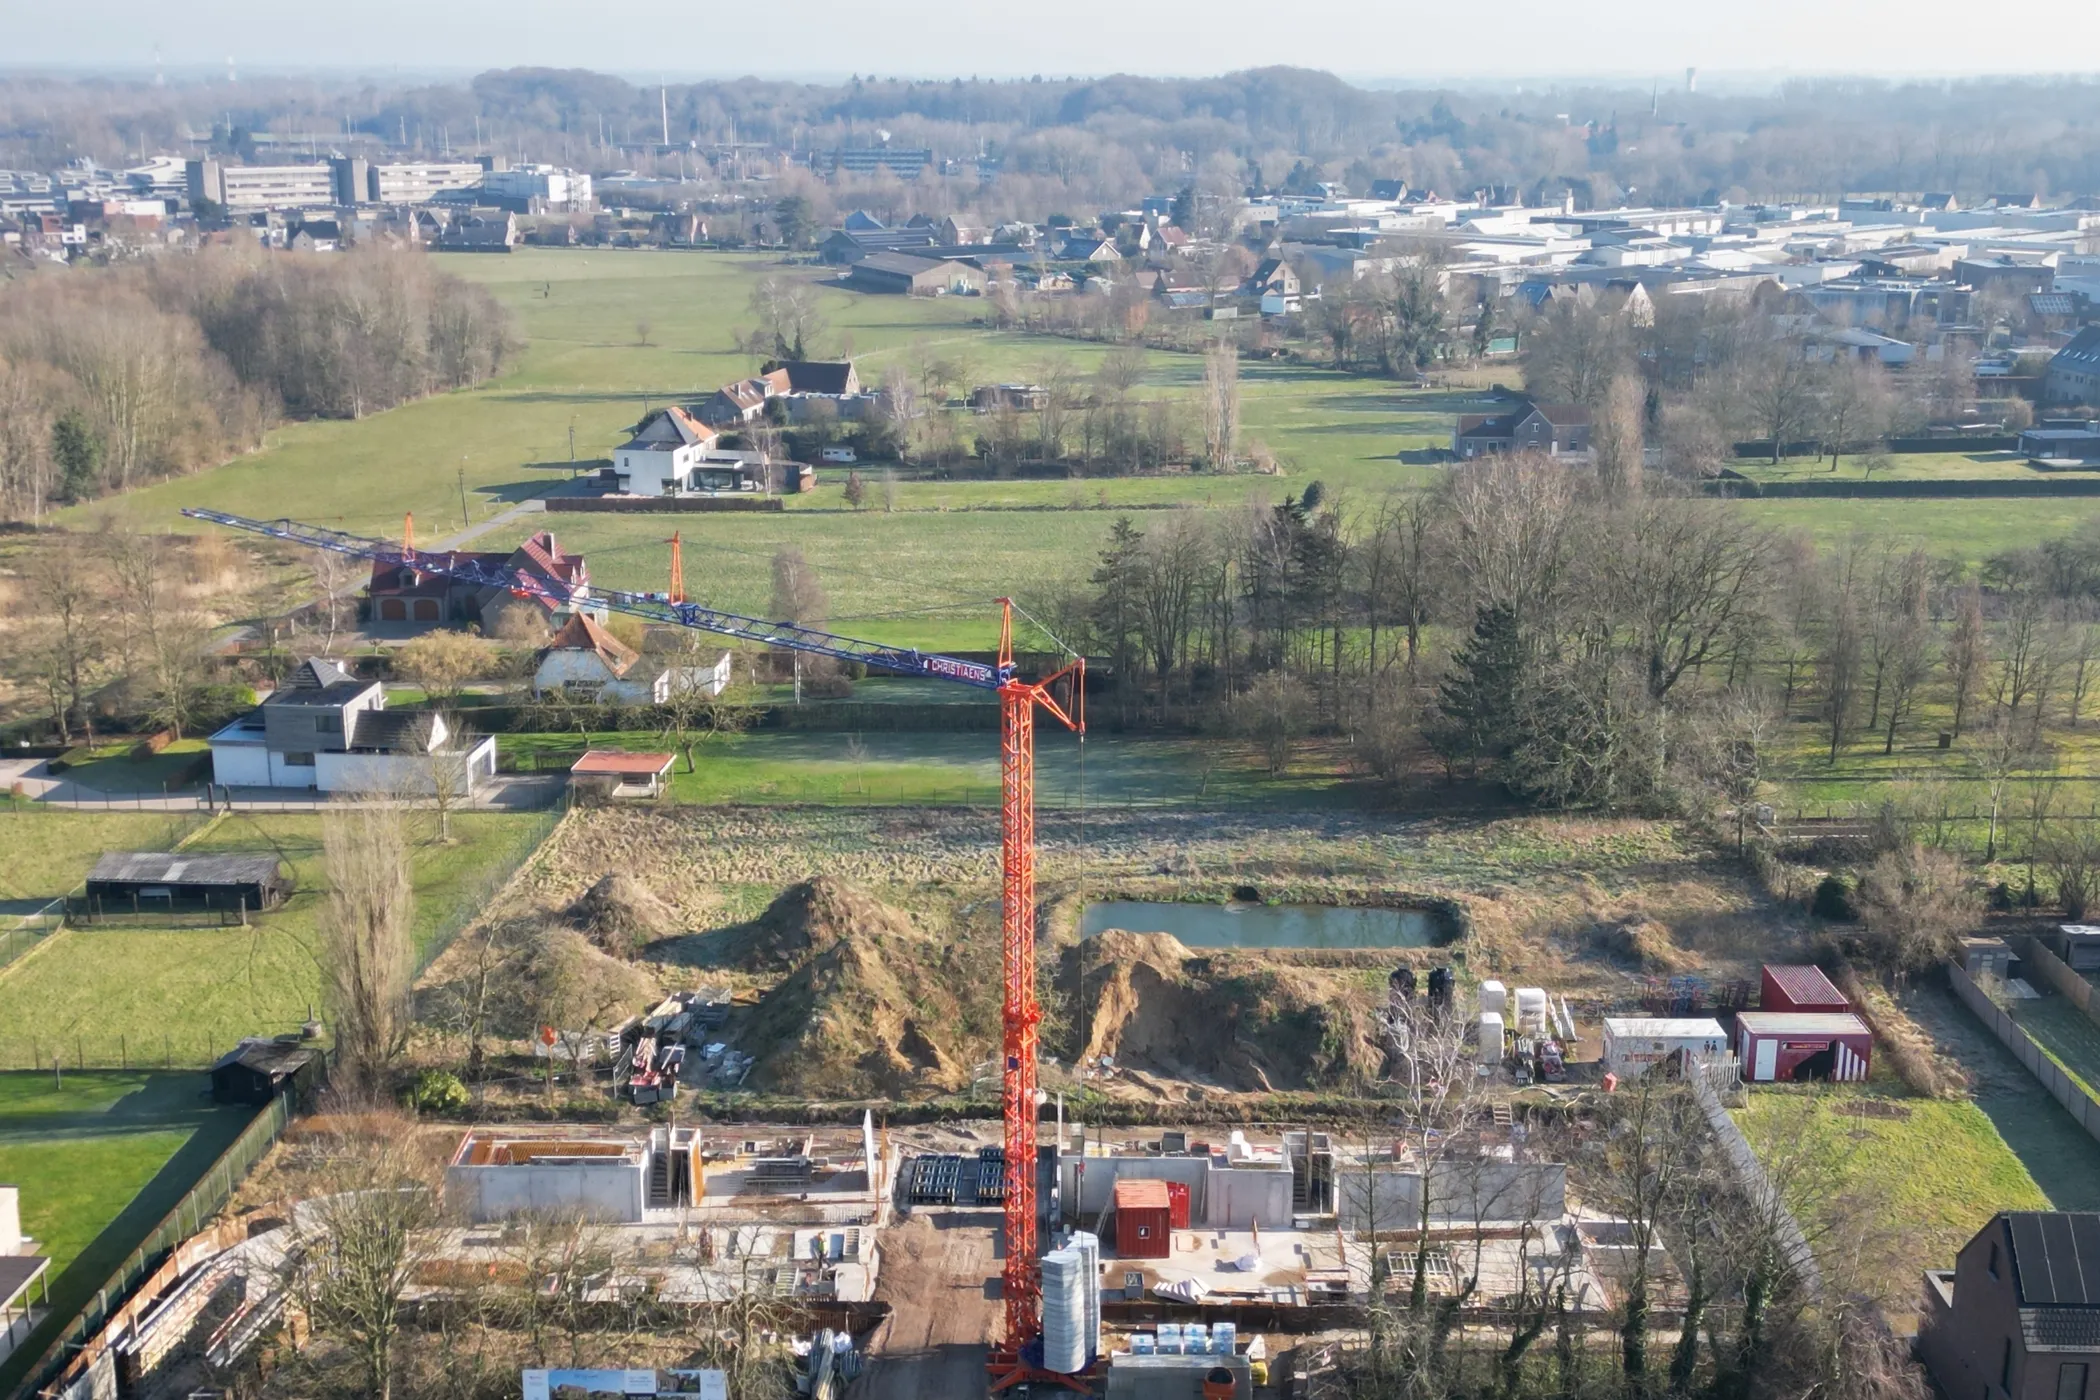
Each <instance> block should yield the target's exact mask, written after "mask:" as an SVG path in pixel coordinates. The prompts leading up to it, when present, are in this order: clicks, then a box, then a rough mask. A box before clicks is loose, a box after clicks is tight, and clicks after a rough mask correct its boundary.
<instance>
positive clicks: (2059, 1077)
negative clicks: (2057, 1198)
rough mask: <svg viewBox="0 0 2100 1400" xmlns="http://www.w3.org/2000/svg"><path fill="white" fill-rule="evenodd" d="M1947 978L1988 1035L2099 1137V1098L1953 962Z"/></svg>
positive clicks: (2094, 1135)
mask: <svg viewBox="0 0 2100 1400" xmlns="http://www.w3.org/2000/svg"><path fill="white" fill-rule="evenodd" d="M1947 980H1948V982H1950V983H1952V984H1953V987H1954V994H1955V995H1956V996H1958V997H1960V998H1961V1001H1962V1005H1964V1006H1966V1007H1968V1008H1969V1010H1970V1011H1972V1012H1974V1013H1975V1015H1976V1019H1977V1020H1979V1021H1981V1022H1983V1023H1984V1025H1986V1026H1988V1027H1990V1030H1991V1034H1992V1035H1995V1036H1997V1037H1998V1039H1999V1040H2000V1041H2002V1042H2004V1045H2005V1048H2006V1049H2008V1050H2010V1051H2012V1052H2013V1056H2014V1058H2016V1059H2018V1060H2019V1062H2020V1063H2021V1064H2023V1065H2025V1066H2027V1068H2028V1071H2029V1072H2030V1073H2032V1074H2033V1075H2034V1077H2035V1078H2036V1079H2037V1080H2039V1081H2041V1085H2042V1087H2043V1088H2044V1089H2047V1090H2048V1091H2049V1096H2050V1097H2051V1098H2053V1099H2055V1100H2056V1101H2057V1102H2058V1103H2060V1104H2062V1105H2063V1106H2064V1112H2066V1113H2068V1114H2070V1115H2071V1117H2073V1118H2074V1119H2076V1120H2077V1121H2078V1126H2079V1127H2081V1128H2084V1129H2085V1130H2086V1132H2088V1133H2090V1134H2091V1135H2092V1136H2093V1138H2094V1139H2095V1140H2100V1099H2096V1098H2094V1097H2093V1096H2092V1094H2091V1093H2089V1092H2088V1091H2087V1090H2086V1088H2085V1086H2084V1085H2082V1084H2080V1083H2079V1082H2078V1081H2077V1080H2075V1079H2073V1078H2071V1076H2070V1075H2068V1074H2065V1073H2064V1072H2063V1070H2062V1068H2061V1067H2059V1066H2058V1065H2057V1063H2056V1061H2054V1060H2052V1059H2050V1058H2049V1056H2048V1054H2047V1053H2046V1052H2044V1051H2043V1049H2042V1047H2041V1045H2040V1044H2038V1043H2037V1042H2036V1040H2035V1038H2034V1037H2033V1036H2031V1035H2029V1034H2028V1033H2027V1031H2026V1028H2025V1027H2023V1026H2021V1024H2020V1023H2019V1022H2018V1021H2015V1020H2014V1019H2013V1018H2012V1017H2010V1016H2008V1015H2006V1014H2005V1012H2004V1010H2003V1009H2002V1008H2001V1007H1999V1006H1998V1004H1997V1003H1996V1002H1994V1001H1992V1000H1991V999H1990V998H1989V997H1987V996H1985V995H1984V994H1983V989H1982V988H1981V987H1978V986H1977V985H1976V981H1975V979H1974V978H1972V977H1970V976H1969V974H1968V973H1966V972H1964V971H1963V970H1962V969H1961V968H1959V967H1957V966H1955V965H1954V964H1953V963H1949V964H1947Z"/></svg>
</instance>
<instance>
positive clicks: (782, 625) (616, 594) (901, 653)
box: [182, 508, 1014, 690]
mask: <svg viewBox="0 0 2100 1400" xmlns="http://www.w3.org/2000/svg"><path fill="white" fill-rule="evenodd" d="M182 513H183V514H184V515H185V516H188V517H189V518H190V519H192V520H206V521H210V522H211V523H212V524H214V525H224V526H226V527H227V528H228V529H233V530H242V531H246V532H247V533H249V534H254V535H263V536H266V537H268V538H270V539H274V540H284V541H285V542H287V543H289V544H297V545H303V546H305V547H306V548H308V549H325V550H329V551H331V552H332V553H336V554H347V555H350V556H352V557H353V558H358V559H371V560H375V561H377V562H379V563H383V564H394V565H399V566H401V567H403V568H408V569H413V570H414V571H415V572H417V573H420V574H430V575H433V576H435V577H440V578H454V579H459V580H460V581H462V582H464V583H472V584H478V585H480V586H481V587H484V588H501V589H504V590H506V591H507V592H511V593H515V594H519V595H521V596H524V597H533V598H541V599H544V600H546V601H547V602H550V603H554V604H556V605H566V604H570V603H573V602H575V601H578V600H579V598H580V599H581V601H583V602H586V603H591V604H595V605H597V606H599V607H603V608H605V609H607V610H608V611H611V612H618V613H625V614H627V615H629V616H631V617H639V618H642V619H644V620H646V621H649V622H660V623H666V624H669V625H671V626H674V627H690V628H693V629H694V630H696V631H701V632H712V633H715V634H717V635H719V636H724V637H736V638H739V639H741V640H743V641H748V642H755V643H758V644H759V645H761V646H769V647H781V648H783V649H785V650H788V651H799V652H805V653H807V654H809V655H811V656H829V657H831V658H833V659H835V660H838V661H858V662H860V663H861V664H863V665H865V666H868V667H871V668H873V669H876V670H882V671H889V672H892V673H894V674H896V675H900V676H922V677H925V678H926V679H929V680H939V681H954V682H956V683H957V684H959V685H970V686H976V687H977V688H978V689H980V690H997V689H999V687H1000V686H1002V685H1005V684H1006V683H1007V682H1008V681H1011V680H1012V679H1013V678H1014V667H1013V666H1011V665H998V666H993V665H987V664H985V663H984V662H981V661H965V660H963V659H962V658H961V657H956V656H942V655H939V654H937V653H927V652H922V651H920V650H918V649H917V648H916V647H892V646H884V645H883V644H881V643H879V642H868V641H862V640H861V639H859V638H857V637H842V636H839V635H838V634H836V633H832V632H819V631H817V630H816V629H814V628H810V627H801V626H798V625H796V624H795V623H792V622H769V621H767V620H766V619H764V618H757V617H745V616H743V615H742V614H740V613H732V612H723V611H722V610H720V609H718V608H710V607H704V606H702V605H700V604H698V603H685V602H677V603H674V602H672V601H671V600H670V598H669V596H668V595H664V594H650V593H629V592H623V591H621V590H618V589H611V590H599V589H583V590H579V589H573V588H571V587H569V586H568V585H567V584H564V583H563V582H562V581H561V580H559V579H555V578H550V577H548V576H546V575H544V574H537V573H526V572H522V571H520V570H517V569H512V568H510V567H508V566H507V565H504V564H498V563H492V562H490V561H489V560H488V559H486V558H482V557H476V556H474V555H470V554H462V553H460V552H458V551H455V550H419V549H413V548H410V547H408V546H406V545H399V544H395V543H393V542H392V541H390V540H380V539H371V538H369V537H367V536H364V535H352V534H347V533H345V532H344V531H341V530H330V529H326V528H324V527H322V526H319V525H303V524H301V523H300V522H298V521H296V520H252V519H250V518H248V517H247V516H244V515H230V514H228V513H227V512H225V511H217V510H203V509H193V508H185V509H184V510H183V512H182Z"/></svg>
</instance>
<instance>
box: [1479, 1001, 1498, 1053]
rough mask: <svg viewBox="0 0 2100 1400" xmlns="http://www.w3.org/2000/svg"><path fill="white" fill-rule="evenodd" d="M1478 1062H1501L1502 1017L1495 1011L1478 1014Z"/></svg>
mask: <svg viewBox="0 0 2100 1400" xmlns="http://www.w3.org/2000/svg"><path fill="white" fill-rule="evenodd" d="M1480 1062H1481V1063H1482V1064H1500V1063H1501V1062H1502V1016H1501V1013H1499V1012H1495V1011H1483V1012H1481V1013H1480Z"/></svg>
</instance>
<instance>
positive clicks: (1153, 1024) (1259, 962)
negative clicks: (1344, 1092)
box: [1082, 930, 1384, 1093]
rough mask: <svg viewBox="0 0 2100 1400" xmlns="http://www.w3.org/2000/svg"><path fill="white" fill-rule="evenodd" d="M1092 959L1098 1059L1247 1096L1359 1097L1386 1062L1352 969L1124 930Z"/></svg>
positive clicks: (1098, 945) (1089, 976) (1088, 985)
mask: <svg viewBox="0 0 2100 1400" xmlns="http://www.w3.org/2000/svg"><path fill="white" fill-rule="evenodd" d="M1084 956H1085V958H1086V967H1085V973H1084V979H1083V984H1082V985H1083V986H1084V988H1085V996H1086V1017H1087V1044H1086V1053H1087V1055H1088V1056H1089V1057H1092V1056H1098V1055H1111V1056H1113V1057H1114V1058H1115V1062H1116V1064H1117V1065H1118V1066H1119V1067H1122V1068H1125V1069H1132V1070H1138V1071H1142V1072H1144V1073H1147V1074H1152V1075H1159V1076H1164V1077H1166V1078H1171V1079H1182V1080H1188V1081H1191V1082H1194V1083H1198V1084H1203V1085H1207V1086H1211V1087H1214V1088H1220V1089H1228V1090H1233V1091H1236V1092H1245V1093H1254V1092H1271V1091H1276V1090H1288V1089H1322V1090H1335V1089H1351V1088H1358V1087H1361V1086H1362V1085H1364V1084H1367V1083H1369V1082H1370V1081H1371V1080H1373V1079H1375V1078H1376V1077H1377V1075H1378V1073H1379V1070H1380V1068H1381V1067H1382V1065H1383V1063H1384V1053H1383V1050H1382V1048H1381V1044H1380V1039H1379V1034H1378V1026H1377V1020H1376V1015H1375V1012H1376V1008H1375V1006H1374V1004H1373V993H1372V992H1371V991H1370V990H1369V989H1368V988H1367V987H1366V985H1365V984H1364V981H1363V979H1362V978H1361V977H1360V976H1357V975H1355V974H1352V973H1350V972H1349V971H1348V970H1346V969H1324V968H1312V967H1297V966H1291V965H1288V964H1285V963H1281V962H1277V961H1275V960H1271V959H1267V958H1264V957H1263V956H1262V955H1261V954H1259V953H1239V952H1234V953H1219V954H1205V955H1198V954H1195V953H1192V952H1190V951H1189V949H1188V948H1187V947H1185V946H1183V944H1182V943H1181V942H1180V941H1179V940H1178V939H1176V938H1174V937H1172V936H1171V935H1169V934H1164V933H1125V932H1122V931H1119V930H1110V931H1108V932H1105V933H1103V934H1101V935H1100V936H1099V937H1096V938H1090V939H1088V940H1087V941H1086V944H1085V947H1084Z"/></svg>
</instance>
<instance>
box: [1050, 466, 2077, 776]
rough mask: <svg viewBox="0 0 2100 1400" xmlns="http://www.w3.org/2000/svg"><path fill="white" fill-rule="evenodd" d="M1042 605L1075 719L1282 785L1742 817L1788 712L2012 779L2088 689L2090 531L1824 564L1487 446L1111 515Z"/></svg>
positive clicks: (1845, 556) (1850, 735)
mask: <svg viewBox="0 0 2100 1400" xmlns="http://www.w3.org/2000/svg"><path fill="white" fill-rule="evenodd" d="M1043 606H1044V608H1045V609H1046V610H1047V612H1046V614H1045V615H1047V616H1055V617H1057V618H1058V619H1059V621H1060V624H1061V626H1060V632H1061V635H1065V636H1067V637H1068V638H1075V637H1076V638H1080V639H1083V641H1084V645H1085V647H1086V649H1087V651H1088V652H1089V653H1090V654H1092V655H1095V656H1098V657H1100V658H1102V659H1103V660H1105V662H1106V663H1107V666H1108V669H1109V672H1110V674H1111V675H1112V677H1113V684H1112V688H1111V689H1110V690H1109V691H1108V693H1107V694H1106V695H1104V696H1103V697H1102V698H1101V699H1100V700H1098V701H1097V702H1096V704H1095V707H1094V708H1095V713H1096V715H1097V717H1100V718H1106V719H1110V720H1113V721H1115V722H1119V723H1123V724H1126V725H1144V724H1165V725H1196V726H1210V727H1230V728H1236V729H1238V730H1239V731H1240V732H1242V733H1245V734H1247V735H1248V736H1249V737H1251V738H1253V739H1255V740H1257V741H1258V742H1260V743H1261V744H1262V745H1263V747H1264V748H1265V750H1266V751H1267V752H1269V754H1270V755H1271V757H1272V760H1273V766H1275V767H1276V768H1278V769H1282V768H1283V767H1285V766H1287V765H1288V763H1289V761H1290V756H1291V751H1292V746H1293V744H1294V743H1295V742H1296V741H1297V740H1298V739H1301V738H1303V737H1306V736H1308V735H1311V734H1315V733H1323V734H1327V735H1331V736H1336V737H1340V738H1343V739H1346V740H1347V741H1348V742H1349V744H1350V745H1351V749H1352V752H1353V754H1354V755H1355V758H1356V761H1357V762H1358V763H1359V764H1360V765H1361V766H1362V767H1363V769H1364V770H1365V771H1367V772H1368V773H1371V774H1374V775H1376V776H1379V777H1382V778H1386V779H1390V780H1401V779H1405V778H1408V777H1410V776H1419V775H1421V774H1423V773H1425V772H1428V773H1439V772H1440V773H1441V774H1443V775H1444V776H1446V777H1448V778H1452V779H1478V780H1486V781H1489V782H1492V783H1495V784H1499V785H1501V786H1502V787H1505V788H1506V789H1508V790H1509V791H1510V792H1512V793H1513V794H1515V795H1517V796H1519V797H1521V798H1523V799H1525V800H1528V801H1532V802H1536V803H1539V804H1542V805H1546V806H1553V807H1608V808H1634V809H1642V808H1646V809H1668V808H1673V807H1677V806H1679V805H1681V804H1682V803H1684V802H1685V801H1686V800H1688V799H1690V798H1693V797H1696V795H1698V794H1701V793H1707V794H1711V793H1717V792H1718V793H1722V794H1724V795H1727V794H1733V795H1735V796H1739V797H1742V798H1746V799H1747V798H1748V797H1750V796H1753V795H1754V793H1755V790H1756V788H1757V786H1758V783H1759V782H1760V781H1761V777H1762V765H1763V764H1765V763H1767V762H1768V761H1769V755H1770V752H1771V749H1772V747H1773V744H1774V742H1775V740H1776V739H1777V737H1778V734H1779V726H1780V725H1781V724H1782V723H1785V722H1788V721H1794V722H1802V721H1813V722H1814V723H1815V724H1816V726H1817V731H1816V732H1817V733H1818V734H1819V735H1820V739H1819V741H1818V742H1819V743H1820V744H1821V745H1822V747H1823V750H1824V752H1825V755H1826V757H1827V758H1828V760H1829V761H1830V762H1831V763H1835V762H1837V761H1838V759H1839V758H1840V757H1841V756H1842V755H1843V754H1844V753H1845V752H1847V751H1848V750H1849V749H1850V748H1852V747H1854V746H1857V745H1861V744H1868V745H1871V746H1872V747H1873V748H1874V749H1876V750H1878V751H1880V752H1882V753H1894V752H1895V750H1896V749H1897V747H1898V746H1899V745H1902V744H1907V743H1925V742H1934V743H1936V742H1937V735H1938V731H1939V730H1940V729H1942V728H1945V729H1946V730H1947V731H1948V733H1949V742H1950V743H1952V744H1956V745H1958V746H1960V748H1961V749H1962V752H1963V755H1964V761H1966V762H1968V763H1970V764H1972V765H1974V764H1984V763H1986V762H1987V761H1988V762H1989V763H1991V764H1994V765H1995V766H1994V767H1993V771H1994V772H1999V773H2004V774H2017V773H2020V772H2023V771H2026V770H2027V769H2029V768H2031V767H2032V766H2033V765H2034V764H2035V763H2037V762H2040V761H2042V756H2043V755H2045V753H2046V750H2047V747H2048V742H2049V738H2048V736H2049V734H2050V732H2052V731H2053V730H2054V729H2056V728H2057V727H2059V726H2061V727H2064V728H2075V727H2077V726H2078V725H2080V724H2083V723H2085V722H2087V721H2088V720H2089V719H2090V717H2091V716H2090V711H2091V709H2092V701H2093V692H2094V689H2095V680H2096V678H2100V667H2096V659H2100V622H2096V619H2100V550H2096V547H2095V546H2093V545H2091V544H2090V543H2089V542H2088V541H2087V540H2086V539H2085V538H2084V537H2083V536H2080V535H2073V536H2069V537H2066V538H2064V539H2060V540H2054V541H2048V542H2044V543H2040V544H2037V545H2034V546H2032V547H2028V548H2023V549H2016V550H2011V551H2006V552H2003V553H2000V554H1998V555H1996V556H1993V557H1992V558H1990V559H1988V560H1987V561H1985V562H1984V563H1983V564H1982V565H1981V566H1980V567H1977V568H1970V567H1967V566H1965V565H1963V564H1961V563H1959V562H1957V561H1953V560H1947V559H1942V558H1938V557H1935V556H1934V555H1932V554H1930V553H1929V552H1927V551H1926V550H1924V549H1923V548H1922V547H1918V546H1915V545H1912V544H1909V543H1906V542H1900V541H1893V540H1889V539H1884V538H1868V537H1861V538H1856V539H1852V540H1848V541H1843V542H1840V543H1838V544H1835V545H1832V546H1827V547H1819V546H1817V545H1816V544H1814V543H1813V542H1811V541H1809V540H1808V539H1806V538H1805V537H1803V536H1800V535H1795V534H1787V533H1782V532H1779V531H1774V530H1771V529H1767V528H1765V527H1763V526H1761V525H1759V524H1757V523H1756V522H1755V521H1753V520H1752V519H1750V518H1749V517H1747V516H1746V515H1744V514H1743V513H1742V512H1741V511H1740V509H1739V508H1736V507H1733V506H1731V505H1729V504H1727V503H1725V502H1720V501H1714V500H1709V499H1705V498H1701V497H1697V496H1693V495H1689V494H1686V493H1684V492H1683V491H1681V490H1679V489H1677V486H1676V483H1674V482H1673V481H1670V480H1661V481H1656V480H1650V479H1648V478H1646V477H1644V476H1643V475H1642V474H1641V473H1640V472H1639V469H1638V459H1637V458H1636V459H1634V460H1633V463H1632V465H1631V470H1630V471H1628V472H1626V473H1623V474H1619V475H1614V474H1613V473H1610V472H1608V471H1605V470H1603V469H1601V468H1600V469H1597V470H1588V469H1583V468H1571V467H1570V466H1568V465H1567V464H1566V463H1565V462H1561V461H1556V460H1553V459H1549V458H1546V457H1543V456H1538V455H1511V456H1498V457H1492V458H1488V459H1484V460H1478V461H1472V462H1467V463H1463V464H1461V465H1459V466H1457V467H1455V468H1453V469H1452V470H1451V472H1450V473H1449V474H1448V475H1447V476H1446V477H1445V478H1444V480H1443V481H1442V482H1441V483H1440V484H1439V485H1438V486H1437V487H1436V488H1434V489H1432V490H1429V491H1426V492H1394V493H1390V494H1387V495H1384V496H1379V497H1375V498H1372V499H1369V500H1362V499H1345V498H1343V497H1341V496H1338V495H1336V494H1334V493H1330V492H1328V491H1326V490H1325V489H1324V488H1322V486H1321V485H1320V483H1318V482H1314V483H1311V484H1309V485H1308V486H1307V487H1306V488H1305V490H1304V491H1302V492H1300V493H1297V494H1295V495H1286V496H1285V497H1284V498H1283V499H1282V500H1280V501H1268V500H1250V501H1249V502H1248V503H1247V504H1246V505H1244V506H1241V507H1239V508H1237V509H1233V510H1223V511H1208V512H1199V511H1195V510H1175V511H1164V512H1158V513H1154V514H1151V515H1148V516H1147V517H1144V518H1143V519H1142V520H1139V519H1136V518H1132V517H1125V518H1122V519H1119V520H1118V521H1116V522H1115V524H1114V525H1113V527H1112V528H1111V530H1110V533H1109V536H1108V539H1107V541H1106V542H1105V547H1104V548H1103V549H1102V551H1101V552H1100V554H1099V556H1098V562H1097V565H1096V567H1095V568H1094V569H1093V571H1092V572H1091V574H1090V576H1089V577H1087V578H1085V579H1083V580H1077V581H1075V582H1073V583H1071V584H1069V585H1066V586H1064V587H1063V588H1061V589H1059V590H1058V591H1057V592H1056V593H1055V595H1054V596H1053V597H1051V598H1049V599H1046V600H1045V601H1044V604H1043ZM1928 698H1930V699H1931V700H1932V701H1933V702H1934V703H1935V707H1934V708H1933V709H1932V710H1931V711H1930V714H1929V715H1928V713H1927V703H1926V702H1927V700H1928ZM1986 751H1990V752H1995V753H1997V754H1998V757H1997V758H1995V759H1990V760H1987V759H1986ZM2008 780H2009V779H2008Z"/></svg>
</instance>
